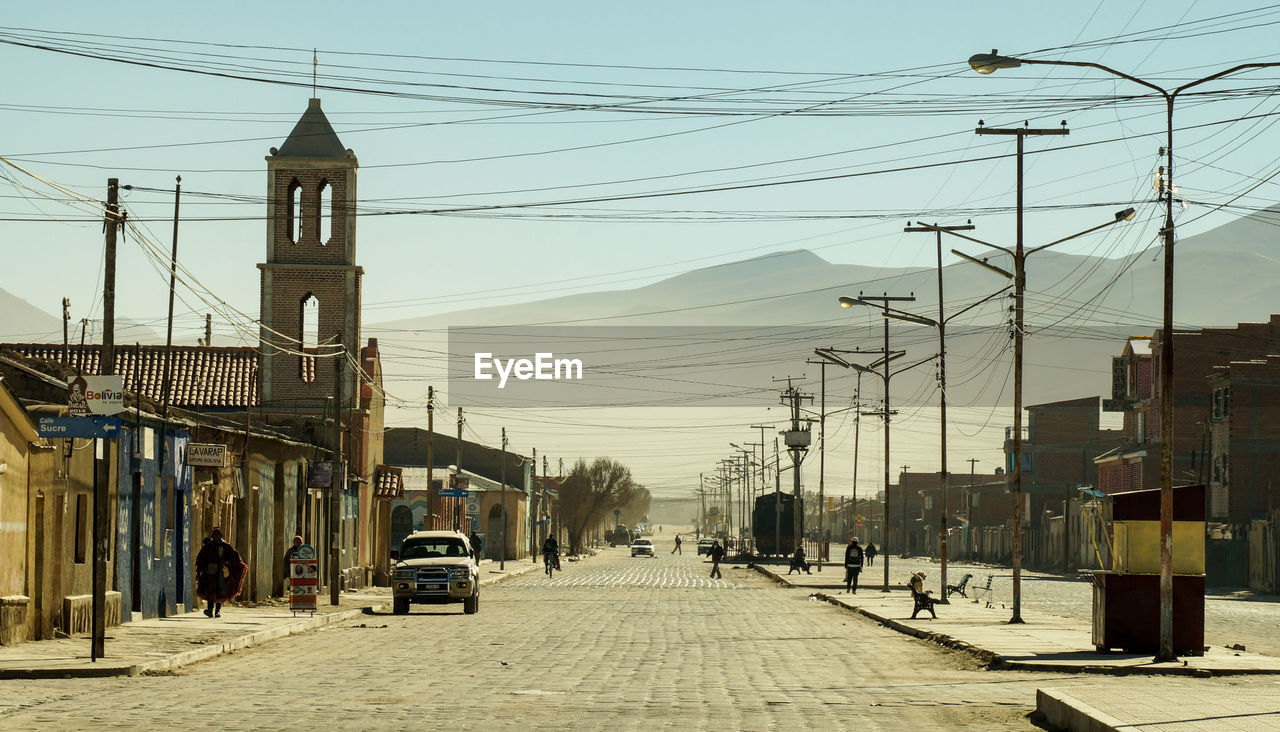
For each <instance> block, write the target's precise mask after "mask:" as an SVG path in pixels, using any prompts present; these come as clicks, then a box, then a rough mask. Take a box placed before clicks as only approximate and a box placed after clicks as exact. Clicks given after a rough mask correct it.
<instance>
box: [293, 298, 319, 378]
mask: <svg viewBox="0 0 1280 732" xmlns="http://www.w3.org/2000/svg"><path fill="white" fill-rule="evenodd" d="M300 315H301V318H300V319H299V322H301V324H302V333H301V337H300V338H299V339H298V341H299V343H300V344H301V345H302V348H301V351H302V355H300V356H299V357H298V378H300V379H302V381H303V382H305V383H308V384H310V383H313V382H314V381H315V380H316V355H315V354H316V349H317V348H318V347H319V345H320V300H319V299H318V298H316V296H315V295H313V294H311V293H307V296H306V297H304V298H302V305H301V312H300Z"/></svg>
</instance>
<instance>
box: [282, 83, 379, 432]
mask: <svg viewBox="0 0 1280 732" xmlns="http://www.w3.org/2000/svg"><path fill="white" fill-rule="evenodd" d="M266 160H267V261H266V262H265V263H263V264H259V265H258V268H259V269H260V270H261V271H262V292H261V297H262V303H261V305H262V336H261V337H262V361H261V363H262V369H261V373H260V374H259V378H260V379H261V394H262V406H263V407H264V408H265V409H266V410H268V411H272V412H283V413H295V414H302V415H306V414H315V413H318V412H320V411H322V410H323V409H324V406H325V399H326V398H327V397H329V396H332V395H333V394H334V393H335V388H334V385H335V377H336V374H335V361H336V360H337V359H338V358H341V356H337V357H334V356H333V354H335V353H339V352H340V351H341V349H345V351H346V353H347V354H349V355H350V356H351V359H350V360H347V359H343V361H344V363H345V366H344V368H343V369H342V373H343V375H344V378H343V386H342V389H343V392H342V393H343V402H344V405H345V406H347V407H353V406H356V405H357V404H358V399H359V392H358V391H357V390H356V388H355V384H356V383H357V382H356V380H355V374H354V372H353V367H352V365H351V364H352V363H353V362H358V359H359V351H358V348H359V343H360V286H361V278H362V276H363V275H364V270H363V269H362V268H361V267H359V266H357V265H356V208H355V204H356V169H357V168H358V167H359V163H358V162H357V161H356V156H355V153H354V152H352V151H351V150H348V149H346V148H344V147H343V146H342V142H341V141H340V140H339V139H338V136H337V134H336V133H335V132H334V131H333V127H332V126H331V125H330V124H329V120H328V119H327V118H326V117H325V115H324V112H323V111H321V109H320V100H319V99H312V100H311V101H310V103H309V105H308V106H307V111H306V112H305V113H304V114H303V115H302V118H301V119H300V120H298V124H297V125H296V126H294V128H293V132H291V133H290V134H289V137H288V139H286V140H285V141H284V144H282V145H281V146H280V147H279V149H277V148H271V154H270V155H268V156H267V158H266ZM339 338H340V339H341V340H339Z"/></svg>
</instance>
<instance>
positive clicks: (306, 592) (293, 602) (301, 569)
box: [289, 544, 320, 613]
mask: <svg viewBox="0 0 1280 732" xmlns="http://www.w3.org/2000/svg"><path fill="white" fill-rule="evenodd" d="M319 592H320V572H319V567H318V565H317V563H316V550H315V547H313V546H311V545H310V544H303V545H302V546H300V547H298V551H296V552H294V554H293V558H292V559H290V560H289V609H290V610H292V611H293V612H294V613H298V612H311V613H315V611H316V595H317V594H319Z"/></svg>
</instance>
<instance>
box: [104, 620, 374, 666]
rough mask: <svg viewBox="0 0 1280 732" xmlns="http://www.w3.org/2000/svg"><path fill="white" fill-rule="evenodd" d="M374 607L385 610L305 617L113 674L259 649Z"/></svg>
mask: <svg viewBox="0 0 1280 732" xmlns="http://www.w3.org/2000/svg"><path fill="white" fill-rule="evenodd" d="M374 608H381V609H385V608H386V605H385V604H380V605H370V606H366V607H358V608H352V609H350V610H341V611H339V612H336V613H327V614H325V615H322V616H319V617H311V618H305V619H303V620H302V621H300V622H297V623H287V624H285V625H279V626H276V627H274V628H267V629H266V630H260V631H258V632H256V633H250V634H249V635H242V636H240V637H239V638H232V639H231V640H228V641H224V642H222V643H215V644H213V645H208V646H205V647H203V648H194V649H192V650H190V651H183V652H182V653H178V654H174V655H172V656H167V657H165V658H161V659H159V660H156V661H151V662H149V663H140V664H135V665H133V666H127V667H123V668H122V669H120V670H121V671H123V673H118V674H114V675H117V676H137V675H139V674H144V673H152V672H155V671H164V670H167V669H172V668H178V667H180V666H188V665H190V664H193V663H198V662H200V661H207V660H209V659H210V658H216V657H217V656H221V655H223V654H224V653H231V652H232V651H238V650H241V649H244V648H248V647H250V646H256V645H258V644H260V643H265V642H267V641H270V640H275V639H277V638H284V637H286V636H290V635H297V634H299V633H305V632H307V631H309V630H315V629H316V628H323V627H325V626H329V625H334V624H335V623H340V622H342V621H344V620H348V619H350V618H355V617H359V616H361V615H363V614H364V613H365V612H366V611H367V610H370V609H374Z"/></svg>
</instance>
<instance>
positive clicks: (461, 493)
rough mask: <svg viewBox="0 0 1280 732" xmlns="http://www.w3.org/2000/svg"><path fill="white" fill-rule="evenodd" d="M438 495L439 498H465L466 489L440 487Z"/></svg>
mask: <svg viewBox="0 0 1280 732" xmlns="http://www.w3.org/2000/svg"><path fill="white" fill-rule="evenodd" d="M440 497H441V498H466V497H467V491H465V490H463V489H462V488H441V489H440Z"/></svg>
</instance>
